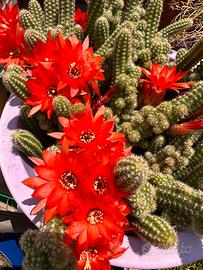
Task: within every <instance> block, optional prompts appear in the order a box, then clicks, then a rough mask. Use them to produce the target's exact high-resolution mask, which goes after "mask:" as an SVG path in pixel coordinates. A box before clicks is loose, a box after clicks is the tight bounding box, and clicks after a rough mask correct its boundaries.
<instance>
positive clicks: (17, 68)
mask: <svg viewBox="0 0 203 270" xmlns="http://www.w3.org/2000/svg"><path fill="white" fill-rule="evenodd" d="M23 71H24V69H23V68H22V67H21V66H19V65H15V64H11V65H9V66H8V68H7V72H9V73H11V72H13V73H14V74H18V75H20V74H21V73H22V72H23Z"/></svg>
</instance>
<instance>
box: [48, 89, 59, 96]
mask: <svg viewBox="0 0 203 270" xmlns="http://www.w3.org/2000/svg"><path fill="white" fill-rule="evenodd" d="M56 94H57V89H56V88H54V87H49V88H48V89H47V95H48V96H49V97H53V96H55V95H56Z"/></svg>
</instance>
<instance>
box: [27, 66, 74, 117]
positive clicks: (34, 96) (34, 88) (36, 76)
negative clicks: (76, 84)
mask: <svg viewBox="0 0 203 270" xmlns="http://www.w3.org/2000/svg"><path fill="white" fill-rule="evenodd" d="M58 83H59V78H58V75H57V73H56V72H55V71H54V70H52V69H46V68H44V67H43V65H40V64H39V65H38V67H37V68H35V69H34V70H33V71H32V77H31V79H29V80H27V82H26V85H27V88H28V89H29V90H30V96H29V98H27V99H26V100H25V102H24V103H25V104H29V105H31V106H34V107H33V108H32V109H31V111H30V116H31V115H33V114H34V113H36V112H37V111H39V110H41V111H42V112H43V111H46V112H47V116H48V118H49V119H50V117H51V115H52V112H53V103H52V102H53V98H54V97H55V96H57V95H62V96H65V97H67V98H69V97H70V95H69V91H66V89H64V90H61V91H60V90H58Z"/></svg>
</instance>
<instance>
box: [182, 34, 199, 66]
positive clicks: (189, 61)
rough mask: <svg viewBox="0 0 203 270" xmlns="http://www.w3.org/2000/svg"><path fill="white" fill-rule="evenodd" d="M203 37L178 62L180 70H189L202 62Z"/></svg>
mask: <svg viewBox="0 0 203 270" xmlns="http://www.w3.org/2000/svg"><path fill="white" fill-rule="evenodd" d="M202 55H203V37H202V38H200V39H199V41H197V43H196V44H195V45H194V46H193V47H192V48H191V49H190V50H189V51H188V52H187V53H186V54H185V55H184V56H183V57H182V58H181V59H180V60H179V61H178V62H177V68H178V69H180V70H189V69H191V68H192V67H194V66H195V65H196V64H198V63H199V61H200V60H202Z"/></svg>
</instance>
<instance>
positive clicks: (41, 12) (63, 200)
mask: <svg viewBox="0 0 203 270" xmlns="http://www.w3.org/2000/svg"><path fill="white" fill-rule="evenodd" d="M162 9H163V0H150V1H149V4H148V6H147V8H146V9H144V7H143V5H142V1H135V0H129V1H123V0H116V1H115V0H114V1H111V0H92V1H90V3H89V7H88V11H87V12H83V11H81V10H79V9H75V1H74V0H70V1H65V0H64V1H63V0H61V1H58V0H54V1H53V0H45V1H44V7H43V8H42V7H41V5H40V4H39V3H38V1H37V0H30V1H29V7H28V9H22V10H20V11H19V10H18V6H17V4H15V5H13V4H6V5H5V6H4V7H3V8H2V10H1V18H0V22H1V23H0V29H1V31H0V44H1V52H0V63H1V64H3V65H4V74H3V78H2V80H3V83H4V85H5V86H6V87H7V89H8V90H9V91H10V92H11V93H12V94H13V95H14V96H15V99H14V101H13V99H12V104H11V103H10V104H7V107H6V109H5V111H4V113H3V116H2V123H8V128H9V126H11V124H9V123H11V122H12V121H14V122H12V125H13V127H14V129H17V130H16V131H15V132H14V131H13V130H12V132H10V133H9V134H11V133H12V143H13V144H14V145H15V147H16V148H17V149H18V151H19V152H18V154H20V152H21V153H22V156H20V157H18V162H19V163H18V164H17V165H16V168H18V171H19V168H20V170H24V169H25V168H24V169H23V166H26V168H28V169H27V175H26V177H25V179H20V181H22V183H20V187H21V190H22V189H23V190H24V191H25V194H26V190H31V189H34V192H32V197H33V198H35V199H37V201H35V205H34V206H33V209H32V212H31V214H30V215H29V214H28V215H29V216H31V215H32V216H36V215H37V216H38V217H39V213H42V217H41V222H40V224H39V223H38V224H39V227H40V230H38V231H29V232H27V233H26V234H25V235H24V236H23V238H22V240H21V246H22V249H23V251H24V252H25V261H24V267H25V269H30V270H32V269H43V270H45V269H55V268H56V265H57V267H58V268H57V269H79V270H80V269H81V270H87V269H88V270H90V269H91V270H94V269H95V270H96V269H98V270H99V269H110V263H109V260H111V259H114V258H117V257H119V256H121V255H122V254H124V255H125V251H126V248H125V247H123V246H122V242H123V239H124V235H128V234H130V235H136V236H139V237H140V238H142V239H145V241H148V242H149V243H151V244H152V245H154V246H156V247H158V248H160V249H168V248H171V247H173V246H175V245H176V244H177V242H178V237H177V229H183V230H193V231H195V232H196V233H198V234H200V235H201V234H202V233H203V231H202V213H203V196H202V195H203V193H202V191H201V189H202V174H203V173H202V164H203V159H202V148H203V139H202V138H203V137H202V135H203V134H202V126H203V121H202V114H203V109H202V108H203V82H202V81H201V79H202V70H201V65H197V64H198V63H199V62H200V60H201V58H202V54H203V46H202V45H203V39H202V38H201V39H200V40H199V41H198V42H197V43H196V44H195V45H194V46H193V47H192V48H191V49H190V50H189V51H187V50H185V49H180V50H179V51H178V52H177V56H176V61H175V62H172V61H170V59H169V56H168V55H169V52H170V49H171V46H170V42H169V41H170V37H171V36H172V35H173V34H175V33H177V32H178V31H182V30H183V29H185V28H187V27H189V26H191V24H192V20H191V19H183V20H180V21H178V22H175V23H173V24H171V25H169V26H167V27H166V28H164V29H161V30H160V31H158V26H159V21H160V16H161V13H162ZM17 99H18V100H19V101H17ZM18 102H20V103H18ZM14 103H15V104H17V105H18V107H17V109H16V107H14V110H15V112H16V114H15V115H12V114H9V111H10V112H12V110H13V109H12V107H13V106H14V105H15V104H14ZM16 116H20V117H21V121H22V123H23V125H22V127H23V129H18V123H16V121H17V120H16V119H15V118H14V117H16ZM13 118H14V120H13ZM5 119H6V120H5ZM5 132H6V130H5V128H4V125H3V124H2V128H1V134H2V138H3V140H2V142H1V149H6V147H8V145H9V142H10V141H11V137H10V135H9V136H6V135H5V134H6V133H5ZM5 140H7V142H8V144H5ZM7 149H8V148H7ZM9 155H10V160H12V159H13V160H15V158H16V156H15V155H14V154H13V153H9ZM23 155H24V156H23ZM5 156H6V155H5ZM5 156H4V157H3V158H2V157H1V166H2V170H3V173H4V176H5V179H6V181H7V183H8V185H9V187H11V186H12V181H14V182H15V180H13V179H11V178H10V177H9V176H8V175H9V174H8V169H5V168H8V166H7V165H6V164H5V160H6V158H5ZM25 156H27V162H26V165H23V166H22V164H25V161H24V159H23V157H25ZM28 159H29V162H28ZM30 161H31V163H30ZM11 162H12V161H11ZM31 164H32V165H31ZM10 168H11V164H10ZM32 168H34V170H33V169H32ZM19 174H21V173H19ZM18 177H19V178H21V177H22V175H18V173H16V174H15V178H18ZM19 178H18V179H19ZM18 181H19V180H18ZM14 186H15V187H14ZM14 186H13V188H11V189H12V190H11V191H12V193H13V195H14V197H16V199H17V201H18V202H20V204H21V205H23V204H25V202H24V203H23V202H22V201H23V198H24V191H23V192H21V193H20V192H19V191H18V192H17V185H16V184H15V185H14ZM15 189H16V191H15ZM27 199H29V198H27ZM22 209H23V210H24V206H22ZM138 243H139V242H138ZM120 266H122V264H121V265H120ZM125 266H131V265H128V261H127V262H126V263H125ZM134 266H136V264H134ZM167 266H168V265H167V264H166V265H165V267H167Z"/></svg>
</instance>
